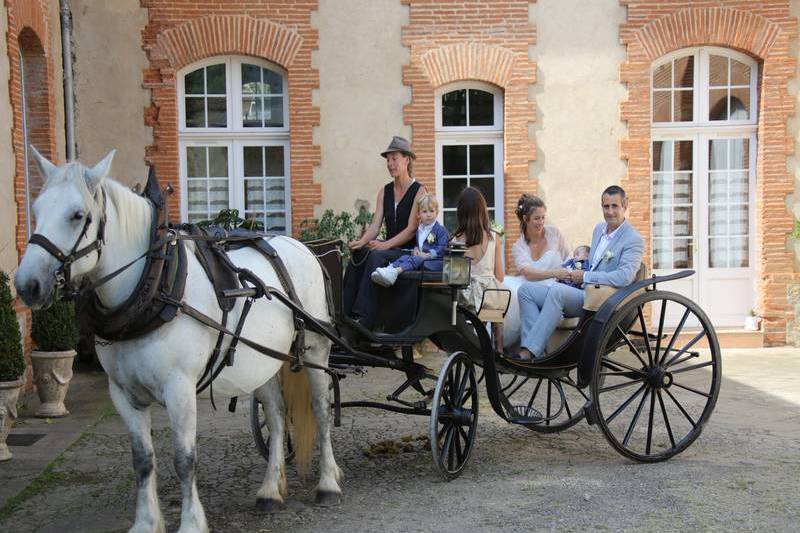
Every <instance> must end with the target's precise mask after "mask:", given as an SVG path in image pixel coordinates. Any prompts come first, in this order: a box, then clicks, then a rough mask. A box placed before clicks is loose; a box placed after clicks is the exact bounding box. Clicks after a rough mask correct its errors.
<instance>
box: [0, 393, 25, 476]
mask: <svg viewBox="0 0 800 533" xmlns="http://www.w3.org/2000/svg"><path fill="white" fill-rule="evenodd" d="M22 384H23V381H22V380H21V379H18V380H17V381H0V461H8V460H9V459H11V451H10V450H9V449H8V446H7V445H6V437H8V433H9V432H10V431H11V427H12V426H13V425H14V421H15V420H16V419H17V399H18V398H19V391H20V389H21V388H22Z"/></svg>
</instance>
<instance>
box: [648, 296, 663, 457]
mask: <svg viewBox="0 0 800 533" xmlns="http://www.w3.org/2000/svg"><path fill="white" fill-rule="evenodd" d="M666 312H667V300H661V316H659V317H658V335H657V336H656V353H655V360H656V361H660V360H661V358H660V357H659V354H660V353H661V352H660V351H659V350H661V335H662V334H663V333H664V316H665V315H666ZM645 341H646V342H647V343H648V344H650V343H649V341H647V340H646V339H645ZM648 453H649V452H648Z"/></svg>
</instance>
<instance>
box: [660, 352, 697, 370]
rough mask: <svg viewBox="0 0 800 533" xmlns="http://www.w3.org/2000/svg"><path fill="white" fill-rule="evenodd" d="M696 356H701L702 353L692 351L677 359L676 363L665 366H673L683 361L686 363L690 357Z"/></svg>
mask: <svg viewBox="0 0 800 533" xmlns="http://www.w3.org/2000/svg"><path fill="white" fill-rule="evenodd" d="M695 357H700V354H699V353H697V352H691V353H689V355H687V356H686V357H682V358H680V359H678V360H677V361H675V362H674V363H670V364H669V365H667V366H665V367H664V368H669V367H671V366H675V365H679V364H681V363H685V362H686V361H688V360H689V359H694V358H695Z"/></svg>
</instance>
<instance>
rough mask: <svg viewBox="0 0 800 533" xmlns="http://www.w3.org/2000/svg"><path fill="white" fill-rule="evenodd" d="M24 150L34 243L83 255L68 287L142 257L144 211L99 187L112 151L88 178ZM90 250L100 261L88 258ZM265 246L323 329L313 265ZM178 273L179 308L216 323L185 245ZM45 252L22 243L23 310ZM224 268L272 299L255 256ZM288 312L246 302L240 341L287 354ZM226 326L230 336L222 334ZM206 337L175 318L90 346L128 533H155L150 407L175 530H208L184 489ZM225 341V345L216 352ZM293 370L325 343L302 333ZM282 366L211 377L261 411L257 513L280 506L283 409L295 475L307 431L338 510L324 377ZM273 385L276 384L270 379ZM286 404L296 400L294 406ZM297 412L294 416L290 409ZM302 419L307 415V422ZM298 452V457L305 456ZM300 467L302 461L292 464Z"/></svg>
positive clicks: (104, 294)
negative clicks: (37, 181) (117, 443)
mask: <svg viewBox="0 0 800 533" xmlns="http://www.w3.org/2000/svg"><path fill="white" fill-rule="evenodd" d="M31 148H32V150H31V151H32V153H33V155H34V158H35V159H36V161H37V164H38V165H39V168H40V170H41V172H42V176H43V177H44V178H45V185H44V188H43V189H42V192H41V194H40V195H39V197H38V198H37V200H36V202H35V203H34V206H33V211H34V215H35V219H36V233H37V234H39V235H41V236H43V237H45V238H46V239H47V240H49V241H50V243H52V244H53V245H55V247H57V248H58V249H59V250H60V251H61V252H62V253H63V254H64V255H68V254H70V253H71V251H72V252H74V251H78V255H80V251H81V250H83V249H84V248H85V247H87V246H88V247H89V248H87V250H88V252H87V253H86V255H84V256H83V257H81V258H79V259H77V260H76V261H75V262H74V263H73V264H72V265H71V272H70V274H71V276H72V278H73V280H80V279H88V280H97V279H100V278H102V277H103V276H106V275H107V274H109V273H111V272H113V271H115V270H116V269H118V268H120V267H121V266H122V265H124V264H126V263H128V262H130V261H132V260H133V259H135V258H136V257H139V256H140V255H141V254H143V253H144V252H145V251H146V250H147V249H148V247H149V246H150V245H151V243H150V229H151V221H152V210H151V208H150V204H149V203H148V202H147V200H145V199H143V198H141V197H139V196H137V195H136V194H134V193H133V192H132V191H130V190H129V189H127V188H126V187H124V186H122V185H120V184H118V183H116V182H115V181H113V180H111V179H106V176H107V174H108V172H109V169H110V166H111V160H112V158H113V155H114V152H113V151H112V152H111V153H109V154H108V155H107V156H106V157H105V158H104V159H103V160H102V161H100V162H99V163H98V164H97V165H96V166H95V167H93V168H87V167H85V166H83V165H81V164H80V163H78V162H70V163H67V164H64V165H62V166H60V167H56V166H55V165H53V164H52V163H50V162H49V161H48V160H47V159H45V158H44V157H42V156H41V155H40V154H39V153H38V152H36V150H35V149H33V147H31ZM101 220H105V230H104V235H100V237H102V239H101V240H100V241H98V233H99V232H100V230H99V229H98V228H99V226H100V224H99V221H101ZM95 241H97V242H98V246H99V250H97V249H94V248H93V247H92V244H91V243H93V242H95ZM270 244H271V245H272V246H273V247H274V248H275V249H276V250H277V252H278V254H279V255H280V257H281V258H282V260H283V262H284V263H285V265H286V268H287V270H288V272H289V273H290V276H291V278H292V281H293V283H294V286H295V289H296V291H297V294H298V296H299V299H300V301H301V303H302V305H303V307H304V309H305V310H306V311H307V312H308V313H310V314H311V315H312V316H314V317H315V318H318V319H320V320H323V321H329V320H330V315H329V310H328V307H327V303H326V297H325V286H324V284H325V281H324V276H323V273H322V270H321V267H320V266H319V263H318V261H317V260H316V258H315V257H314V256H313V255H312V254H311V252H310V251H309V250H308V249H307V248H306V247H305V246H303V245H302V244H300V243H298V242H297V241H295V240H293V239H290V238H288V237H276V238H273V239H272V240H271V241H270ZM187 245H188V246H189V249H187V252H188V253H187V257H188V274H187V279H186V290H185V294H184V300H183V301H184V302H186V303H188V304H189V305H191V306H193V307H194V308H196V309H197V310H199V311H201V312H203V313H205V314H206V315H208V316H210V317H212V318H213V319H215V320H217V321H219V320H220V318H221V316H222V312H221V310H220V309H219V306H218V304H217V300H216V297H215V295H214V291H213V288H212V286H211V283H210V282H209V280H208V278H207V277H206V275H205V273H204V271H203V269H202V267H201V265H200V263H199V262H198V260H197V259H196V258H195V256H194V254H193V253H191V252H192V246H193V245H192V243H187ZM45 248H46V246H42V245H41V244H39V245H36V243H33V242H32V243H31V244H30V245H29V246H28V248H27V250H26V252H25V256H24V257H23V259H22V262H21V263H20V266H19V270H18V272H17V275H16V278H15V286H16V288H17V292H18V294H19V295H20V297H21V298H22V300H23V301H24V302H25V303H26V304H27V305H29V306H30V307H32V308H40V307H44V306H47V305H49V303H50V302H51V301H52V300H53V298H54V296H55V294H56V280H55V274H56V273H57V272H59V270H60V269H61V267H62V265H63V261H62V259H63V258H62V259H58V258H57V257H56V255H58V254H57V253H56V254H54V253H53V251H47V250H46V249H45ZM230 257H231V259H232V260H233V261H234V262H235V263H236V264H237V265H238V266H240V267H245V268H247V269H249V270H251V271H252V272H253V273H255V274H256V275H257V276H258V277H260V278H261V279H262V280H263V281H264V283H265V284H266V285H268V286H272V287H277V288H280V287H281V284H280V281H279V279H278V277H277V276H276V274H275V272H274V270H273V268H272V267H271V265H270V264H269V262H267V261H266V260H265V259H264V258H263V256H262V255H261V254H259V253H258V252H256V251H254V250H252V249H249V248H242V249H240V250H237V251H232V252H230ZM143 270H144V260H143V259H142V260H140V261H137V262H136V263H134V264H133V266H131V267H130V268H128V269H127V270H125V271H123V272H122V274H120V275H118V276H117V277H114V278H113V279H111V280H110V281H108V282H107V283H105V284H103V285H102V286H100V287H98V288H97V289H96V290H97V294H98V296H99V299H100V301H101V303H102V304H103V305H104V306H105V307H106V308H108V309H114V308H116V307H118V306H119V305H120V304H121V303H122V302H124V301H125V300H126V299H127V298H128V296H129V295H130V294H131V292H132V291H133V289H134V287H135V286H136V284H137V281H138V280H139V278H140V276H141V275H142V272H143ZM242 306H243V303H242V301H241V300H240V301H238V302H237V304H236V307H235V308H234V309H233V311H231V312H230V313H229V316H228V324H229V325H230V324H234V325H235V324H236V323H237V320H238V317H239V314H240V312H241V309H242ZM293 324H294V322H293V317H292V313H291V312H290V311H289V309H288V308H287V307H286V306H284V305H283V304H281V303H280V302H278V301H277V299H276V298H272V299H271V300H268V299H266V298H261V299H258V300H256V302H255V303H254V305H253V307H252V310H251V311H250V314H249V315H248V317H247V321H246V324H245V326H244V329H243V331H242V336H243V337H245V338H248V339H250V340H252V341H255V342H257V343H259V344H261V345H264V346H267V347H269V348H272V349H274V350H277V351H279V352H281V353H284V354H286V353H289V351H290V347H291V344H292V341H293V339H294V338H295V328H294V326H293ZM229 327H230V326H229ZM216 340H217V332H216V331H214V330H212V329H211V328H208V327H206V326H203V325H202V324H200V323H199V322H197V321H195V320H194V319H192V318H190V317H189V316H187V315H185V314H183V313H178V315H177V316H176V317H175V318H174V319H173V320H172V321H171V322H168V323H166V324H165V325H163V326H161V327H160V328H158V329H156V330H154V331H152V332H151V333H148V334H145V335H144V336H142V337H139V338H136V339H133V340H128V341H119V342H114V343H111V344H109V345H105V344H101V345H100V346H98V349H97V351H98V355H99V357H100V362H101V363H102V365H103V368H104V369H105V370H106V372H107V373H108V376H109V389H110V393H111V399H112V401H113V402H114V406H115V407H116V409H117V411H118V412H119V414H120V416H121V417H122V418H123V419H124V421H125V423H126V424H127V426H128V429H129V431H130V437H131V448H132V451H133V466H134V470H135V473H136V480H137V503H136V521H135V523H134V524H133V527H132V528H131V531H164V520H163V516H162V514H161V509H160V506H159V502H158V495H157V492H156V476H155V456H154V451H153V442H152V439H151V436H150V427H151V423H150V406H151V405H152V404H153V403H159V404H161V405H163V406H165V407H166V409H167V413H168V415H169V419H170V424H171V426H172V432H173V438H174V446H175V456H174V465H175V470H176V472H177V474H178V477H179V478H180V481H181V491H182V496H183V502H182V508H181V525H180V531H207V530H208V524H207V522H206V517H205V512H204V511H203V506H202V504H201V503H200V500H199V498H198V494H197V486H196V482H195V463H196V452H195V441H196V433H197V404H196V394H195V385H196V383H197V380H198V379H199V377H200V376H201V375H202V374H203V371H204V369H205V367H206V363H207V362H208V359H209V356H210V354H211V352H212V350H213V348H214V345H215V343H216ZM229 340H230V339H227V340H226V342H225V346H227V344H228V342H227V341H229ZM305 341H306V345H307V351H306V353H305V355H304V360H307V361H310V362H312V363H316V364H317V365H322V366H327V361H328V355H329V353H330V341H329V340H327V339H326V338H324V337H323V336H321V335H318V334H315V333H313V332H310V331H307V333H306V338H305ZM283 365H284V363H283V362H282V361H280V360H278V359H273V358H269V357H266V356H264V355H262V354H260V353H258V352H256V351H255V350H253V349H250V348H248V347H247V346H244V345H242V344H241V343H240V344H239V347H238V351H237V353H236V357H235V364H234V365H233V366H230V367H226V368H225V369H224V370H222V372H221V374H220V375H219V377H218V378H217V379H216V381H214V385H213V389H214V394H215V395H216V396H218V397H233V396H239V395H243V394H249V393H250V392H252V391H255V393H256V395H257V396H258V398H259V399H260V401H261V403H262V404H263V405H264V406H265V411H266V413H265V417H266V422H267V425H268V430H269V433H270V437H271V447H270V457H269V462H268V468H267V472H266V475H265V477H264V481H263V483H262V485H261V487H260V489H259V490H258V493H257V496H256V506H257V508H259V509H262V510H272V509H274V508H276V507H279V506H280V505H281V504H282V503H283V498H284V496H285V495H286V492H287V482H286V476H285V473H284V446H283V435H284V427H285V426H284V412H285V409H284V401H283V400H284V398H283V397H282V395H281V389H283V391H284V395H285V396H286V400H287V404H288V408H289V410H290V414H291V415H292V420H293V426H294V430H295V443H296V447H297V461H298V469H300V470H301V472H302V471H303V468H304V467H305V468H307V467H308V462H309V460H310V455H311V450H312V447H313V444H314V437H315V435H314V433H315V428H314V423H313V418H316V429H317V430H318V433H319V449H320V479H319V483H318V485H317V487H316V497H317V502H318V503H326V504H327V503H335V502H337V501H338V500H339V499H340V496H341V489H340V487H339V482H340V479H341V471H340V469H339V467H338V466H337V465H336V461H335V459H334V457H333V450H332V447H331V440H330V423H329V420H330V401H329V377H328V376H327V374H325V372H324V371H322V370H318V369H317V370H312V369H308V368H307V369H305V370H304V371H302V372H300V373H297V374H295V373H293V372H283V375H284V376H288V377H285V378H284V381H283V384H282V385H283V387H281V383H280V382H279V376H280V375H281V374H279V373H278V372H279V370H281V367H282V366H283ZM272 378H275V379H272ZM294 400H296V401H294ZM293 406H296V407H297V408H296V409H293ZM312 410H313V415H312V413H311V412H312ZM304 452H305V453H304ZM301 456H303V457H301Z"/></svg>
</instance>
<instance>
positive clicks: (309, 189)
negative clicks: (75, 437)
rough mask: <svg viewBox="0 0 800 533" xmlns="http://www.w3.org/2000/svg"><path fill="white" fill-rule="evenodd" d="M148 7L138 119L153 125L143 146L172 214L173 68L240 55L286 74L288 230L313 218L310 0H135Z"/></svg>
mask: <svg viewBox="0 0 800 533" xmlns="http://www.w3.org/2000/svg"><path fill="white" fill-rule="evenodd" d="M141 5H142V7H144V8H147V10H148V24H147V26H146V27H145V29H144V31H143V32H142V41H143V48H144V50H145V52H146V54H147V58H148V61H149V67H148V68H147V69H146V70H145V71H144V86H145V88H146V89H150V90H151V102H152V103H151V105H150V106H149V107H148V108H146V109H145V111H144V120H145V123H146V124H147V125H148V126H151V127H152V128H153V144H152V145H150V146H148V147H147V148H146V158H147V161H148V163H150V164H152V165H154V166H155V169H156V172H157V175H158V177H159V179H160V180H161V181H162V182H167V181H168V182H170V183H172V185H173V187H175V190H176V191H177V194H174V195H173V196H172V198H171V199H170V208H171V211H172V213H173V215H177V214H178V213H179V212H180V194H181V191H180V179H179V176H180V174H179V154H178V109H177V93H176V91H177V84H176V78H175V73H176V72H177V71H178V70H180V69H181V68H183V67H185V66H188V65H190V64H191V63H194V62H196V61H199V60H201V59H204V58H207V57H213V56H219V55H230V54H241V55H249V56H255V57H260V58H263V59H267V60H269V61H272V62H274V63H276V64H278V65H280V66H281V67H283V68H284V69H286V71H287V72H288V85H289V128H290V133H289V141H290V143H291V151H290V157H291V176H292V184H291V187H292V228H293V231H295V232H297V231H298V229H299V224H300V221H302V220H303V219H304V218H309V217H311V216H313V209H314V205H315V204H319V203H320V201H321V197H322V194H321V189H320V185H319V184H318V183H314V179H313V169H314V167H315V166H318V165H319V162H320V149H319V146H316V145H314V144H313V142H312V129H313V127H314V126H316V125H318V124H319V109H318V108H317V107H316V106H313V105H312V104H311V93H312V91H313V90H314V89H316V88H318V87H319V72H318V70H317V69H316V68H312V66H311V54H312V51H314V50H316V49H317V48H318V46H319V37H318V32H317V30H316V29H314V28H312V27H311V13H312V12H313V11H315V10H316V9H317V1H316V0H272V1H270V2H267V3H255V2H251V3H247V4H246V5H245V4H243V3H226V2H219V1H201V0H141Z"/></svg>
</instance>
